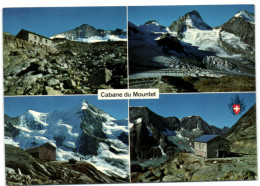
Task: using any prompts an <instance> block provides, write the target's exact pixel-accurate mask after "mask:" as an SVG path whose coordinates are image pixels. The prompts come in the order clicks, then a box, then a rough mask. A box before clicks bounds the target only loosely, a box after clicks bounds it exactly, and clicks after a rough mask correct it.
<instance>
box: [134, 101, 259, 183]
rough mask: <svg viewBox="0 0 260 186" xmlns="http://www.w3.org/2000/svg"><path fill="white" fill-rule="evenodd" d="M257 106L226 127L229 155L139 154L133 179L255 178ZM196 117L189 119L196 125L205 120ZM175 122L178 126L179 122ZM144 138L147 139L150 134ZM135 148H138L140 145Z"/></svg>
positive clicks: (138, 180) (175, 180)
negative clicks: (143, 156) (147, 158)
mask: <svg viewBox="0 0 260 186" xmlns="http://www.w3.org/2000/svg"><path fill="white" fill-rule="evenodd" d="M255 108H256V106H255V105H254V106H252V108H250V109H249V110H248V111H247V112H246V113H245V114H244V115H243V116H242V117H241V118H240V119H239V121H238V122H237V123H236V124H234V125H233V127H232V128H231V129H229V130H228V129H227V128H226V129H223V131H226V133H227V134H226V135H225V138H226V139H227V140H229V142H230V147H231V149H230V150H231V152H232V153H231V154H230V156H229V157H225V158H202V157H200V156H196V155H194V154H193V153H183V152H176V151H175V153H174V154H170V153H168V154H167V156H168V157H166V156H164V158H159V157H155V156H154V157H152V158H151V159H150V160H144V159H143V160H141V159H140V158H139V160H137V161H133V160H132V161H131V182H135V183H140V182H184V181H185V182H187V181H230V180H256V179H257V155H256V110H255ZM130 116H131V114H130ZM130 118H131V117H130ZM195 118H197V116H196V117H192V119H191V120H190V122H191V123H194V125H196V123H197V124H199V125H201V124H202V123H203V122H202V121H195V122H194V119H195ZM168 120H171V122H173V123H178V119H177V118H174V117H173V118H168ZM145 121H147V120H145ZM182 122H184V124H181V126H183V125H184V126H185V125H186V129H188V128H190V127H192V125H189V126H187V124H188V123H189V121H188V122H187V118H184V119H181V123H182ZM150 123H151V121H150ZM150 125H151V124H150ZM176 126H177V128H178V125H176ZM205 126H206V127H207V125H204V129H205ZM206 130H207V129H206ZM213 131H214V129H213ZM130 132H131V133H130V135H131V138H130V140H131V142H132V139H133V137H132V130H130ZM144 134H145V133H144ZM150 136H152V135H150ZM143 138H144V139H146V138H147V137H143ZM168 139H170V138H168ZM182 142H183V141H182ZM146 144H148V143H146ZM131 148H132V145H131V146H130V150H131V153H133V150H132V149H131ZM178 148H180V146H178ZM136 149H138V147H137V148H136ZM147 149H148V148H147ZM175 149H176V147H175ZM131 158H132V156H131Z"/></svg>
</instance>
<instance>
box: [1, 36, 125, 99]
mask: <svg viewBox="0 0 260 186" xmlns="http://www.w3.org/2000/svg"><path fill="white" fill-rule="evenodd" d="M55 45H56V47H55V48H51V47H46V46H35V45H33V44H31V43H29V42H27V41H24V40H20V39H17V38H15V37H14V36H12V35H8V34H4V44H3V46H4V52H3V56H4V94H5V95H61V94H91V93H97V89H98V88H126V87H127V81H126V77H127V52H126V51H127V49H126V42H116V41H115V42H102V43H93V44H90V43H83V42H73V41H69V40H55ZM95 72H99V76H100V77H98V78H96V77H97V74H96V73H95ZM93 79H96V81H95V82H93Z"/></svg>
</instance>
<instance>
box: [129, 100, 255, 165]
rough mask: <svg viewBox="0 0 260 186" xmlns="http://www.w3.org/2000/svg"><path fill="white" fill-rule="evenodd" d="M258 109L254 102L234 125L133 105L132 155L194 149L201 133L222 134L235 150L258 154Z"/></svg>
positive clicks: (140, 156)
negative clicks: (166, 114)
mask: <svg viewBox="0 0 260 186" xmlns="http://www.w3.org/2000/svg"><path fill="white" fill-rule="evenodd" d="M255 119H256V111H255V105H253V106H252V107H251V108H250V109H249V110H248V111H247V112H246V113H245V114H244V115H243V116H242V117H241V118H240V119H239V120H238V122H236V123H235V124H234V125H233V126H232V127H231V129H230V128H228V127H223V128H218V127H216V126H214V125H209V124H208V123H207V122H206V121H205V120H203V118H201V117H200V116H196V115H194V116H187V117H184V118H181V119H179V118H177V117H174V116H173V117H167V118H165V117H162V116H160V115H158V114H156V113H154V112H153V111H151V110H150V109H149V108H147V107H130V108H129V122H130V158H131V161H133V162H134V163H135V161H138V160H140V161H141V162H142V163H143V161H144V160H145V161H147V160H149V159H154V160H155V161H158V158H161V157H164V156H165V155H172V154H176V153H180V152H193V151H194V149H193V148H194V147H193V142H194V140H195V139H196V138H198V137H200V136H202V135H220V136H223V137H225V138H226V139H228V140H229V141H230V149H231V152H232V153H236V154H248V155H249V154H251V155H254V154H256V121H255Z"/></svg>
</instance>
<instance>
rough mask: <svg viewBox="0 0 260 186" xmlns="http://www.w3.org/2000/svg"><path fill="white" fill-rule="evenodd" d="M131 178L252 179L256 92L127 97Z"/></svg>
mask: <svg viewBox="0 0 260 186" xmlns="http://www.w3.org/2000/svg"><path fill="white" fill-rule="evenodd" d="M129 104H130V107H129V122H130V125H129V130H130V160H131V182H132V183H143V182H157V183H158V182H198V181H232V180H233V181H234V180H256V179H257V136H256V95H255V93H222V94H215V93H211V94H209V93H207V94H162V95H160V99H159V100H148V99H147V100H144V99H143V100H141V99H140V100H130V103H129Z"/></svg>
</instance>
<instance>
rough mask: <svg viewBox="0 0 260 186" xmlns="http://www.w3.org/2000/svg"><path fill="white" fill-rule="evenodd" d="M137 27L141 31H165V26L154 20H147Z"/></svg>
mask: <svg viewBox="0 0 260 186" xmlns="http://www.w3.org/2000/svg"><path fill="white" fill-rule="evenodd" d="M138 27H139V29H141V30H142V31H150V32H166V27H165V26H163V25H160V24H159V23H158V22H157V21H156V20H151V21H147V22H146V23H145V24H144V25H139V26H138Z"/></svg>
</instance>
